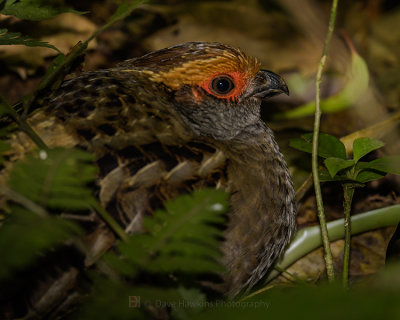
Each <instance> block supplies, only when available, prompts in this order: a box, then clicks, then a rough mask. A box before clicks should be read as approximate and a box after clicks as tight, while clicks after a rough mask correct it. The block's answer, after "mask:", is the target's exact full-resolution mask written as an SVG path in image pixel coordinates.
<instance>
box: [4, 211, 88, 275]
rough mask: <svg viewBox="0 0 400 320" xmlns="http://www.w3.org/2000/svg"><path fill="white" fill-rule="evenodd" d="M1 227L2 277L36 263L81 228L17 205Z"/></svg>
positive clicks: (77, 232)
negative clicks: (44, 254)
mask: <svg viewBox="0 0 400 320" xmlns="http://www.w3.org/2000/svg"><path fill="white" fill-rule="evenodd" d="M11 209H12V213H11V214H10V215H9V216H8V217H7V218H6V220H5V221H4V223H3V225H2V227H1V228H0V256H1V263H0V280H4V279H6V278H8V277H10V276H11V275H12V274H13V272H15V271H18V270H21V269H23V268H25V267H27V266H28V265H29V264H31V263H32V262H34V260H35V259H37V258H38V257H39V256H40V255H42V254H43V252H44V251H46V250H48V249H50V248H53V247H54V246H57V245H60V244H62V243H63V242H64V241H65V240H67V239H69V238H70V237H71V236H74V235H77V234H80V233H81V231H80V229H79V228H78V226H77V225H75V224H74V223H72V222H70V221H67V220H62V219H59V218H58V217H52V216H47V217H44V218H43V217H39V216H38V215H36V214H33V213H31V212H28V211H26V210H25V209H22V208H21V207H18V206H13V207H12V208H11Z"/></svg>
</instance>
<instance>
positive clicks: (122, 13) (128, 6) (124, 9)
mask: <svg viewBox="0 0 400 320" xmlns="http://www.w3.org/2000/svg"><path fill="white" fill-rule="evenodd" d="M147 1H148V0H125V1H123V2H122V3H121V4H120V5H119V6H118V8H117V10H115V12H114V14H113V15H112V16H111V17H110V18H109V19H108V21H107V23H106V24H105V25H103V26H102V27H101V28H99V29H98V30H97V31H96V32H95V33H93V35H92V36H91V37H90V38H89V39H87V40H86V42H85V43H88V42H89V41H91V40H92V39H93V38H94V37H96V36H97V35H98V34H99V33H100V32H102V31H104V30H106V29H108V28H109V27H110V26H111V25H113V24H114V23H115V22H117V21H120V20H123V19H125V18H126V17H128V16H129V15H130V14H131V13H132V11H133V10H135V9H136V8H137V7H138V6H139V5H141V4H143V3H146V2H147Z"/></svg>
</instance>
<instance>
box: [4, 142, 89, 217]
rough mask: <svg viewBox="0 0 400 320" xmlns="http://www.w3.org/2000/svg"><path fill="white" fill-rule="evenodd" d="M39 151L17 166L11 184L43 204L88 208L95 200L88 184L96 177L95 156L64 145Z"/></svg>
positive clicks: (34, 200)
mask: <svg viewBox="0 0 400 320" xmlns="http://www.w3.org/2000/svg"><path fill="white" fill-rule="evenodd" d="M39 154H40V155H39V156H38V155H36V156H33V155H29V156H27V158H26V159H25V160H23V161H20V162H18V163H16V164H15V165H14V167H13V169H12V171H11V173H10V177H9V181H8V186H9V187H10V188H11V189H12V190H13V191H15V192H18V193H20V194H22V195H24V196H25V197H27V198H28V199H30V200H32V201H33V202H36V203H38V204H40V205H41V206H43V207H49V208H52V209H62V210H68V209H70V210H79V209H87V208H88V207H89V206H90V205H91V204H92V203H93V201H94V199H93V197H92V190H91V188H90V187H89V186H88V184H89V183H90V182H92V181H94V179H95V177H96V168H95V166H94V165H93V163H92V160H93V155H91V154H89V153H87V152H85V151H82V150H78V149H63V148H56V149H53V150H47V151H44V150H41V151H40V153H39Z"/></svg>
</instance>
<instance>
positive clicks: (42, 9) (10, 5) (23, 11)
mask: <svg viewBox="0 0 400 320" xmlns="http://www.w3.org/2000/svg"><path fill="white" fill-rule="evenodd" d="M42 2H43V0H8V1H6V3H5V6H4V7H3V8H2V9H1V11H0V13H1V14H4V15H12V16H16V17H18V18H20V19H22V20H34V21H40V20H44V19H49V18H52V17H54V16H56V15H58V14H60V13H63V12H73V13H78V14H83V13H85V12H79V11H76V10H73V9H69V8H62V7H52V6H47V5H42Z"/></svg>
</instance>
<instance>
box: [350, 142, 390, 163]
mask: <svg viewBox="0 0 400 320" xmlns="http://www.w3.org/2000/svg"><path fill="white" fill-rule="evenodd" d="M383 146H384V143H383V142H382V141H379V140H375V139H371V138H365V137H364V138H358V139H356V140H354V142H353V158H354V162H357V161H358V160H360V159H361V158H362V157H363V156H365V155H367V154H368V153H370V152H372V151H374V150H376V149H379V148H382V147H383Z"/></svg>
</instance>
